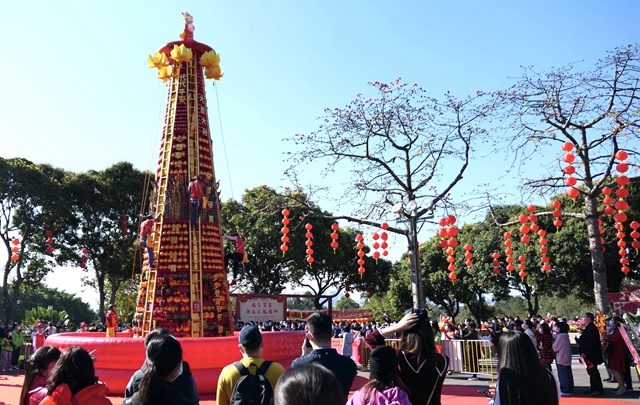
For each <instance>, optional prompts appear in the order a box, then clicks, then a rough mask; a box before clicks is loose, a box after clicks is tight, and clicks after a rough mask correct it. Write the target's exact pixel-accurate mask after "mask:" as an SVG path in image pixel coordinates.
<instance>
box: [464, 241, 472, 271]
mask: <svg viewBox="0 0 640 405" xmlns="http://www.w3.org/2000/svg"><path fill="white" fill-rule="evenodd" d="M472 249H473V246H471V245H470V244H468V243H467V244H466V245H464V250H465V252H464V258H465V259H467V261H466V262H465V264H466V265H467V267H471V266H473V262H472V261H471V258H473V253H471V250H472Z"/></svg>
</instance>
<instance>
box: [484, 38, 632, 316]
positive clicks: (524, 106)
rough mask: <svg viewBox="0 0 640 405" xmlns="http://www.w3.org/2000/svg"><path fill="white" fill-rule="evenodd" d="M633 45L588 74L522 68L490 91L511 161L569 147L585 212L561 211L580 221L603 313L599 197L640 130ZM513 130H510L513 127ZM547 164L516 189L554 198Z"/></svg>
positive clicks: (558, 178) (556, 186) (556, 177)
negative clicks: (621, 153)
mask: <svg viewBox="0 0 640 405" xmlns="http://www.w3.org/2000/svg"><path fill="white" fill-rule="evenodd" d="M639 52H640V48H639V47H638V45H637V44H636V45H630V46H628V47H625V48H619V49H616V50H614V51H612V52H610V53H609V54H608V55H607V56H606V57H605V58H604V59H602V60H600V61H598V62H597V63H596V65H595V69H594V70H593V71H587V72H579V71H576V70H574V67H573V66H572V65H569V66H566V67H563V68H559V69H555V70H553V71H551V72H547V73H537V72H535V71H533V70H532V69H531V68H528V69H525V70H524V74H523V76H522V78H521V79H520V80H519V81H518V82H517V83H516V84H515V85H514V86H512V87H511V88H509V89H508V90H506V91H501V92H498V93H497V99H498V100H500V101H499V103H500V104H502V106H503V110H502V111H503V112H504V117H503V122H504V123H505V125H504V128H506V129H507V130H508V131H507V135H506V136H505V137H503V138H502V139H500V140H502V141H506V142H507V144H508V148H509V149H511V150H512V151H514V152H515V155H514V156H515V158H514V164H522V163H523V162H524V161H526V160H527V159H528V158H529V157H532V156H540V155H542V154H543V153H545V152H547V153H548V151H549V147H550V146H554V147H556V148H557V149H556V150H557V151H558V152H560V149H561V145H562V144H563V143H565V142H570V143H571V144H572V145H573V146H574V147H575V149H573V154H574V155H575V162H574V167H575V168H576V169H577V170H576V173H575V174H573V175H572V177H574V178H576V179H577V180H578V186H579V187H578V189H579V191H580V194H581V196H579V198H578V199H577V201H582V199H583V200H584V206H583V207H584V211H582V212H574V213H567V215H571V216H574V217H579V218H582V219H584V221H585V222H586V225H587V231H588V242H589V250H590V254H591V265H592V270H593V279H594V286H593V291H594V295H595V302H596V306H597V308H598V310H600V311H603V312H605V313H606V312H608V310H609V299H608V295H607V276H606V268H605V264H604V258H603V254H602V244H601V243H600V234H599V229H598V217H599V215H600V212H599V210H598V198H599V196H600V193H601V191H602V188H603V187H605V186H610V185H612V184H615V182H614V176H615V175H616V172H615V171H614V170H613V168H614V165H615V164H616V158H615V155H616V153H617V152H618V151H620V150H625V151H627V152H628V153H629V161H630V162H631V166H635V167H636V168H637V165H634V163H637V161H638V154H637V150H638V145H639V144H638V140H639V135H640V132H639V130H638V129H639V128H640V98H639V97H638V84H639V80H640V64H639V62H640V54H639ZM513 131H515V134H514V132H513ZM555 163H556V164H552V165H548V166H547V167H549V171H548V172H547V173H544V174H542V175H541V176H540V177H539V178H536V179H528V178H525V179H524V182H523V187H524V188H525V189H526V190H529V191H531V192H534V193H538V194H540V195H555V194H557V193H559V192H560V190H561V189H562V188H564V187H567V186H566V185H565V183H564V180H565V176H564V175H563V173H562V170H561V169H562V168H561V167H560V162H559V161H558V160H556V161H555Z"/></svg>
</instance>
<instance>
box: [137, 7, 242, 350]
mask: <svg viewBox="0 0 640 405" xmlns="http://www.w3.org/2000/svg"><path fill="white" fill-rule="evenodd" d="M183 18H184V22H185V29H184V32H183V33H182V34H181V35H180V38H181V40H180V41H175V42H170V43H168V44H166V45H165V46H163V47H162V48H161V49H160V50H159V51H158V52H156V53H155V55H150V56H149V67H150V68H157V69H158V78H159V79H161V80H162V81H163V82H166V83H168V90H169V91H168V97H167V106H166V112H165V117H164V127H163V130H162V141H161V142H160V154H159V156H158V169H157V171H156V183H155V190H154V192H153V195H152V198H151V209H150V216H152V217H153V218H154V222H153V227H152V230H153V233H151V234H150V235H149V236H148V241H147V246H148V247H149V248H152V249H153V254H154V261H153V266H152V267H150V266H149V257H148V253H146V252H147V249H143V251H145V253H144V259H145V260H144V262H143V265H142V278H141V283H140V287H139V292H138V300H137V306H136V319H137V320H138V323H139V327H140V334H141V335H142V336H146V335H147V334H148V333H149V332H150V331H151V330H153V329H155V328H158V327H163V328H167V329H169V330H170V331H171V333H172V334H173V335H174V336H177V337H194V338H197V337H213V336H228V335H233V318H232V316H231V311H230V308H231V307H230V303H229V290H228V289H229V287H228V283H227V277H226V266H225V264H224V263H223V257H224V251H223V243H222V231H221V229H220V200H219V198H218V197H219V194H218V189H217V183H216V176H215V170H214V165H213V148H212V141H211V136H210V131H209V118H208V113H207V97H206V93H205V85H204V84H205V79H215V80H219V79H220V78H221V77H222V71H221V69H220V65H219V62H220V56H219V55H218V54H216V52H215V51H214V50H213V49H212V48H211V47H210V46H208V45H205V44H203V43H200V42H197V41H195V40H194V39H193V31H194V26H193V18H192V17H191V15H189V13H183Z"/></svg>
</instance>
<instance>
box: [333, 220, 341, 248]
mask: <svg viewBox="0 0 640 405" xmlns="http://www.w3.org/2000/svg"><path fill="white" fill-rule="evenodd" d="M338 229H340V225H338V223H337V222H336V223H333V224H331V230H332V231H333V232H331V248H332V249H333V254H334V255H335V254H336V249H337V248H338V245H339V243H338Z"/></svg>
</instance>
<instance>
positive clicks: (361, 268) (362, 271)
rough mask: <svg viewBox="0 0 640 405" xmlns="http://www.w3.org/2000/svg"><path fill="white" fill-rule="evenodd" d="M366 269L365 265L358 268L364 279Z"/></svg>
mask: <svg viewBox="0 0 640 405" xmlns="http://www.w3.org/2000/svg"><path fill="white" fill-rule="evenodd" d="M365 271H366V270H365V268H364V267H360V268H358V273H360V278H361V279H362V275H363V274H364V272H365Z"/></svg>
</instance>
